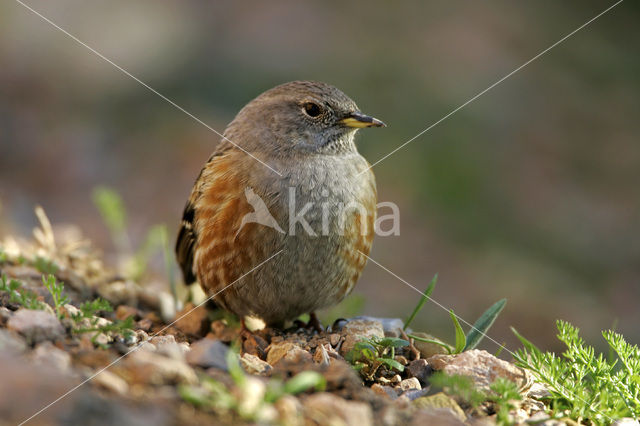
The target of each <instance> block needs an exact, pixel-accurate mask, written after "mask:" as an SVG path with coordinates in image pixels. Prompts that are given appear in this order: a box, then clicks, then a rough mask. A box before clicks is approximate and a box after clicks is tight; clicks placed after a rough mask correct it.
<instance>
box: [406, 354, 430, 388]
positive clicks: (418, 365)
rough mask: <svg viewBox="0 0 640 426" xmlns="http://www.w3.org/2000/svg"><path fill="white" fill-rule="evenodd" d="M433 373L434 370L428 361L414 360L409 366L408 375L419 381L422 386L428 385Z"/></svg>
mask: <svg viewBox="0 0 640 426" xmlns="http://www.w3.org/2000/svg"><path fill="white" fill-rule="evenodd" d="M432 372H433V370H432V369H431V367H430V366H429V363H428V362H427V360H426V359H416V360H413V361H411V362H410V363H409V365H408V366H407V373H409V376H411V377H415V378H416V379H418V380H419V381H420V383H421V384H422V385H426V384H427V383H428V379H429V376H430V375H431V373H432Z"/></svg>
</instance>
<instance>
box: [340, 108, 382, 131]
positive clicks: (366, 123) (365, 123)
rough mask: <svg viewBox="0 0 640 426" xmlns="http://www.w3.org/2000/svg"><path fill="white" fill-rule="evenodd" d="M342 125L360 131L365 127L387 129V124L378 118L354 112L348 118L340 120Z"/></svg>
mask: <svg viewBox="0 0 640 426" xmlns="http://www.w3.org/2000/svg"><path fill="white" fill-rule="evenodd" d="M340 123H342V124H344V125H345V126H347V127H355V128H358V129H362V128H363V127H387V125H386V124H384V123H383V122H382V121H380V120H378V119H377V118H373V117H370V116H368V115H364V114H363V113H361V112H359V111H356V112H352V113H351V114H349V116H348V117H345V118H343V119H342V120H340Z"/></svg>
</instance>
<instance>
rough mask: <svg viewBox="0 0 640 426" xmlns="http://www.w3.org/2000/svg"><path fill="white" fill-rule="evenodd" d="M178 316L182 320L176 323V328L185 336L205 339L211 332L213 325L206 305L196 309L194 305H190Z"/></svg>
mask: <svg viewBox="0 0 640 426" xmlns="http://www.w3.org/2000/svg"><path fill="white" fill-rule="evenodd" d="M176 315H177V318H180V319H179V320H178V321H177V322H176V323H175V326H176V327H177V328H178V329H179V330H180V331H182V332H183V333H184V334H187V335H189V336H195V337H204V336H205V335H206V334H207V333H208V332H209V329H210V327H211V324H210V323H209V316H208V315H209V314H208V312H207V308H206V307H205V306H204V305H202V306H198V307H197V308H194V305H193V304H192V303H189V304H187V305H186V306H185V307H184V308H183V309H182V311H180V312H178V313H177V314H176Z"/></svg>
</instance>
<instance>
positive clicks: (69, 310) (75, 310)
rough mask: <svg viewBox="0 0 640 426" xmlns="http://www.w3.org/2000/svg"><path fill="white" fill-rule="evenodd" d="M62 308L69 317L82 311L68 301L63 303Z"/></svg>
mask: <svg viewBox="0 0 640 426" xmlns="http://www.w3.org/2000/svg"><path fill="white" fill-rule="evenodd" d="M63 308H64V310H65V311H66V312H67V314H69V317H74V316H77V315H80V314H81V313H82V312H81V311H80V309H78V308H76V307H75V306H73V305H72V304H70V303H67V304H66V305H64V306H63Z"/></svg>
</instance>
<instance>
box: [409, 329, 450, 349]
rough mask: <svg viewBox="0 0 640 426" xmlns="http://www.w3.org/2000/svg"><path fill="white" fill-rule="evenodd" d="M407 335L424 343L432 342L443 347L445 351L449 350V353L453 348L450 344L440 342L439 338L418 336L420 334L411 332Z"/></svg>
mask: <svg viewBox="0 0 640 426" xmlns="http://www.w3.org/2000/svg"><path fill="white" fill-rule="evenodd" d="M407 336H408V337H410V338H412V339H413V340H417V341H418V342H425V343H433V344H435V345H439V346H442V347H443V348H445V349H446V350H447V352H449V354H451V353H453V348H452V347H451V345H449V344H447V343H445V342H442V341H440V340H437V339H426V338H424V337H420V336H416V335H413V334H408V335H407Z"/></svg>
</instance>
